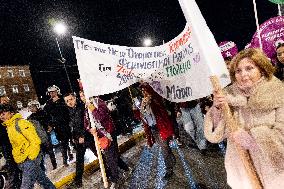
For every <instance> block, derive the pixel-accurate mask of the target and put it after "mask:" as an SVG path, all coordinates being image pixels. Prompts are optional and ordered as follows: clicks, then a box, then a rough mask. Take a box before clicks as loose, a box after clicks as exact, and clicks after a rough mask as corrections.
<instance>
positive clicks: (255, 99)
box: [204, 77, 284, 189]
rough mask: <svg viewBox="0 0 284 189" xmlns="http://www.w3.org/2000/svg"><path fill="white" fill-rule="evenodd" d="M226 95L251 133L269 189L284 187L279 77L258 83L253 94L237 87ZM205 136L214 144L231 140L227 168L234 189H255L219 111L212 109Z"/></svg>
mask: <svg viewBox="0 0 284 189" xmlns="http://www.w3.org/2000/svg"><path fill="white" fill-rule="evenodd" d="M225 92H226V94H227V95H226V96H227V99H228V102H229V105H230V107H231V110H232V112H233V116H234V118H235V119H236V121H237V123H238V126H239V127H240V128H242V129H244V130H245V131H247V132H248V133H249V134H250V135H251V136H252V139H253V141H254V142H256V146H255V147H253V148H249V149H248V150H249V152H250V154H251V157H252V160H253V163H254V165H255V167H256V170H257V173H258V175H259V176H260V179H261V181H262V183H263V185H264V188H265V189H283V188H284V85H283V83H281V82H280V80H278V79H276V78H275V77H273V78H272V80H270V81H267V80H265V79H263V80H262V81H261V82H260V83H258V84H257V85H256V86H255V88H254V90H253V92H252V93H251V95H249V96H247V95H244V94H243V93H242V92H241V91H240V90H239V89H238V87H237V86H236V85H235V84H233V85H231V86H229V87H227V88H226V90H225ZM204 132H205V137H206V138H207V139H208V140H209V141H210V142H212V143H218V142H221V141H222V140H224V139H225V138H227V151H226V157H225V168H226V172H227V182H228V184H229V185H230V186H231V187H232V188H233V189H251V188H252V186H251V185H250V181H249V180H248V177H247V176H246V172H245V169H244V166H243V164H242V162H241V159H240V157H239V156H238V153H237V151H236V149H235V147H234V144H233V142H232V138H231V137H230V136H231V135H230V131H229V129H228V128H227V127H226V125H225V124H224V120H223V118H222V115H221V114H220V112H219V110H217V109H216V108H211V109H210V110H209V112H208V113H207V114H206V118H205V128H204Z"/></svg>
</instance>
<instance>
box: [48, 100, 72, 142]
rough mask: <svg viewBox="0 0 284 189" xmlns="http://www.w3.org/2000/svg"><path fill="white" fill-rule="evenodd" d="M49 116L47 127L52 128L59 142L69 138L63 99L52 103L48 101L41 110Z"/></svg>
mask: <svg viewBox="0 0 284 189" xmlns="http://www.w3.org/2000/svg"><path fill="white" fill-rule="evenodd" d="M43 110H44V111H45V112H46V113H47V115H48V116H49V118H50V119H49V121H48V125H50V126H53V128H54V129H55V132H56V134H57V136H58V138H59V140H66V139H69V138H70V137H71V129H70V127H69V121H70V117H69V111H68V108H67V105H66V104H65V102H64V100H63V98H59V99H58V100H57V101H55V102H53V101H52V99H49V100H48V101H47V102H46V104H45V106H44V109H43Z"/></svg>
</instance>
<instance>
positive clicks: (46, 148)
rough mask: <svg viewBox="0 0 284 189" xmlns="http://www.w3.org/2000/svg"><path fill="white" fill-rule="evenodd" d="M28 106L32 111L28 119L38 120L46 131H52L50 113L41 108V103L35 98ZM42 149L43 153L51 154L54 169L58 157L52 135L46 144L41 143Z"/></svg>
mask: <svg viewBox="0 0 284 189" xmlns="http://www.w3.org/2000/svg"><path fill="white" fill-rule="evenodd" d="M28 108H29V111H30V112H32V114H31V115H30V116H28V118H27V120H36V121H38V122H39V123H40V125H41V126H42V127H43V129H44V130H45V132H46V133H50V130H49V129H48V124H47V123H48V120H49V118H48V115H47V114H46V113H45V112H44V111H43V110H42V109H41V108H40V103H39V102H38V101H36V100H33V101H31V102H29V103H28ZM41 150H42V153H43V155H44V156H45V155H46V154H48V155H49V158H50V160H51V164H52V167H53V169H56V168H57V163H56V158H55V154H54V151H53V146H52V143H51V138H50V135H49V136H48V142H47V143H45V144H41ZM42 162H43V163H42V168H43V169H45V167H44V158H43V160H42Z"/></svg>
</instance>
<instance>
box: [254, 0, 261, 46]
mask: <svg viewBox="0 0 284 189" xmlns="http://www.w3.org/2000/svg"><path fill="white" fill-rule="evenodd" d="M253 10H254V17H255V24H256V28H257V36H258V41H259V47H260V49H261V50H262V43H261V38H260V29H259V22H258V16H257V8H256V2H255V0H253Z"/></svg>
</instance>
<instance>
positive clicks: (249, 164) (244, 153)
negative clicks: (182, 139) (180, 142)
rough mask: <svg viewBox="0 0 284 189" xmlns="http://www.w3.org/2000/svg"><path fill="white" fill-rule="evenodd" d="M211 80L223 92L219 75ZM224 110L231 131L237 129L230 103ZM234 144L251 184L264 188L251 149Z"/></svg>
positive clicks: (219, 92)
mask: <svg viewBox="0 0 284 189" xmlns="http://www.w3.org/2000/svg"><path fill="white" fill-rule="evenodd" d="M210 80H211V83H212V85H213V89H214V91H216V92H217V93H218V94H223V91H222V88H221V85H220V82H219V79H218V77H217V76H211V78H210ZM222 111H223V115H224V119H225V123H226V126H227V127H229V130H230V132H234V131H237V130H238V126H237V124H236V122H235V120H234V118H233V116H232V113H231V110H230V108H229V105H228V103H226V104H224V105H223V107H222ZM233 145H234V146H235V148H236V149H237V153H238V155H239V156H240V158H241V160H242V163H243V164H244V167H245V170H246V172H247V174H248V177H249V180H250V181H251V185H252V186H253V188H254V189H262V188H263V186H262V183H261V181H260V179H259V176H258V175H257V172H256V170H255V167H254V165H253V161H252V159H251V157H250V154H249V151H248V150H246V149H244V148H243V147H242V146H240V145H239V144H238V143H236V142H234V143H233Z"/></svg>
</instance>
